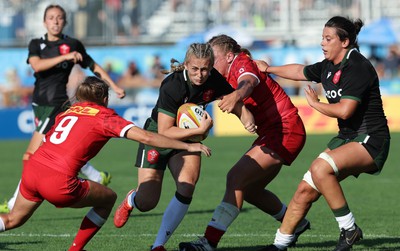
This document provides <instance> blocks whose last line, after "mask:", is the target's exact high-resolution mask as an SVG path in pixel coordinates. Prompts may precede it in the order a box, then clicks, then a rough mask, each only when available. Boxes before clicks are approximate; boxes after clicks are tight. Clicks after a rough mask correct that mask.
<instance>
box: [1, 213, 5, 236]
mask: <svg viewBox="0 0 400 251" xmlns="http://www.w3.org/2000/svg"><path fill="white" fill-rule="evenodd" d="M4 231H6V226H5V225H4V221H3V219H2V218H1V217H0V233H1V232H4Z"/></svg>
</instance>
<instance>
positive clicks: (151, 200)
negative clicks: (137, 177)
mask: <svg viewBox="0 0 400 251" xmlns="http://www.w3.org/2000/svg"><path fill="white" fill-rule="evenodd" d="M158 201H159V198H156V197H153V196H147V197H146V198H145V199H142V197H140V199H139V198H138V197H137V196H136V197H135V205H136V209H137V210H138V211H140V212H148V211H150V210H153V209H154V208H155V207H156V206H157V204H158Z"/></svg>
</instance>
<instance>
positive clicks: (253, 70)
mask: <svg viewBox="0 0 400 251" xmlns="http://www.w3.org/2000/svg"><path fill="white" fill-rule="evenodd" d="M231 67H232V66H231ZM231 71H232V73H233V76H234V78H235V81H236V82H237V83H239V79H240V78H241V77H242V76H245V75H252V76H253V77H255V78H256V79H257V84H259V83H260V78H259V77H258V74H259V70H258V67H257V65H256V64H255V63H254V62H253V61H252V60H251V59H250V58H249V57H248V56H247V55H245V54H244V53H241V54H239V55H238V56H237V58H236V62H235V63H234V64H233V67H232V68H231ZM235 88H237V87H235Z"/></svg>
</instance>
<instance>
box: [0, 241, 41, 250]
mask: <svg viewBox="0 0 400 251" xmlns="http://www.w3.org/2000/svg"><path fill="white" fill-rule="evenodd" d="M40 243H43V242H41V241H2V242H0V250H21V249H20V248H18V247H17V246H19V245H24V247H25V246H26V245H28V244H40ZM9 246H12V247H9Z"/></svg>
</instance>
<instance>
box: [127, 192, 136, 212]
mask: <svg viewBox="0 0 400 251" xmlns="http://www.w3.org/2000/svg"><path fill="white" fill-rule="evenodd" d="M136 193H137V191H134V192H133V193H131V194H130V195H129V196H128V199H127V202H128V205H129V206H131V207H132V206H133V207H134V208H137V206H136V204H135V196H136Z"/></svg>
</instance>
